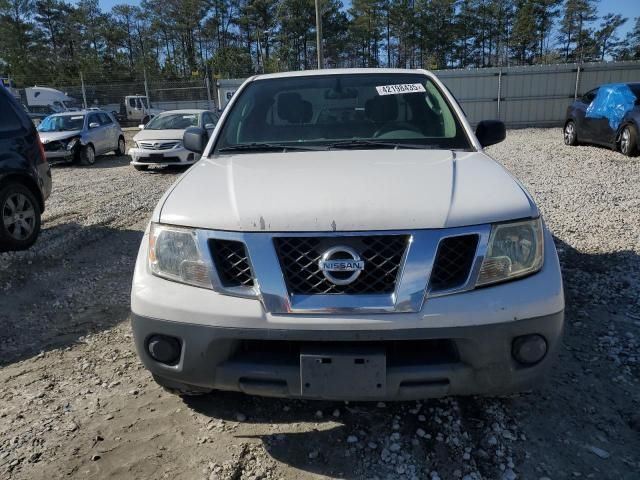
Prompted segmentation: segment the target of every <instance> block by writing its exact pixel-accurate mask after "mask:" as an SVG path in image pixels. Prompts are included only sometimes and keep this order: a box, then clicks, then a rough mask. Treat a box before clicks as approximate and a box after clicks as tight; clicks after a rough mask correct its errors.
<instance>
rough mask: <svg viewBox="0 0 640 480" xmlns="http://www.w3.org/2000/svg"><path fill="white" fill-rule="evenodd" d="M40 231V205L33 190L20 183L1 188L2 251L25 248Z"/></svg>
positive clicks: (0, 237) (0, 239) (0, 230)
mask: <svg viewBox="0 0 640 480" xmlns="http://www.w3.org/2000/svg"><path fill="white" fill-rule="evenodd" d="M39 233H40V207H39V206H38V201H37V200H36V198H35V196H34V195H33V193H31V191H30V190H29V189H28V188H27V187H25V186H24V185H22V184H20V183H13V184H9V185H7V186H5V187H3V188H2V189H0V251H6V250H24V249H26V248H29V247H30V246H31V245H33V244H34V242H35V241H36V239H37V238H38V234H39Z"/></svg>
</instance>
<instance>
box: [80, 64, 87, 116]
mask: <svg viewBox="0 0 640 480" xmlns="http://www.w3.org/2000/svg"><path fill="white" fill-rule="evenodd" d="M80 86H81V87H82V104H83V106H84V109H85V110H86V109H87V91H86V90H85V88H84V77H83V76H82V72H80Z"/></svg>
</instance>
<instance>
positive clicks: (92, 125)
mask: <svg viewBox="0 0 640 480" xmlns="http://www.w3.org/2000/svg"><path fill="white" fill-rule="evenodd" d="M99 126H100V124H99V123H96V122H91V123H90V124H89V128H98V127H99Z"/></svg>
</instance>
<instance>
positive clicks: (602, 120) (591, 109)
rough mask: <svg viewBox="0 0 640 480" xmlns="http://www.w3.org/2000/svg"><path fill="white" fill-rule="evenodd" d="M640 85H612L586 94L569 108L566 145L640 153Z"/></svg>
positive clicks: (628, 153) (600, 87)
mask: <svg viewBox="0 0 640 480" xmlns="http://www.w3.org/2000/svg"><path fill="white" fill-rule="evenodd" d="M638 132H640V83H610V84H606V85H600V86H599V87H598V88H594V89H593V90H590V91H588V92H587V93H585V94H584V95H583V96H582V97H581V98H579V99H577V100H575V101H574V102H573V103H572V104H571V105H570V106H569V108H567V118H566V120H565V123H564V143H565V144H566V145H578V144H580V143H590V144H597V145H603V146H606V147H610V148H612V149H614V150H619V151H620V152H622V154H624V155H626V156H628V157H633V156H636V155H638V153H639V149H638V147H639V145H638V143H639V140H640V138H639V136H638V135H639V134H638Z"/></svg>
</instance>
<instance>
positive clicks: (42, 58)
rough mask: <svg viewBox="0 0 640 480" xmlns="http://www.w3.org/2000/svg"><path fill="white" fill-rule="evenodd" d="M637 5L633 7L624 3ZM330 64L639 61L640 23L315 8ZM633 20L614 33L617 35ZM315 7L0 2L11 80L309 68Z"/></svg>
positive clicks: (541, 8)
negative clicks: (106, 6)
mask: <svg viewBox="0 0 640 480" xmlns="http://www.w3.org/2000/svg"><path fill="white" fill-rule="evenodd" d="M630 1H632V0H630ZM320 2H321V4H320V5H321V11H322V23H323V52H324V56H325V63H326V66H327V67H408V68H429V69H445V68H467V67H490V66H508V65H532V64H544V63H562V62H588V61H602V60H609V59H614V60H632V59H640V17H637V18H633V19H630V18H623V17H622V16H621V15H618V14H613V13H609V14H606V15H604V16H603V17H598V14H597V6H598V4H597V0H352V2H351V3H350V4H349V6H348V7H346V6H345V4H343V3H342V2H341V0H320ZM627 22H630V23H632V25H631V31H630V32H629V33H628V34H627V35H625V36H622V35H620V33H619V31H620V27H622V26H623V25H624V24H626V23H627ZM316 55H317V46H316V40H315V7H314V0H142V2H141V4H140V6H132V5H127V4H119V5H116V6H114V7H113V8H112V9H111V11H109V12H105V11H103V10H101V8H100V6H99V3H98V0H78V1H77V2H76V3H68V2H66V1H64V0H0V74H3V75H10V76H11V77H12V78H14V79H16V81H17V82H19V83H21V84H23V85H28V84H34V83H40V84H44V83H52V84H69V83H77V82H78V77H79V74H80V72H84V75H85V81H88V82H93V83H97V82H111V83H114V82H119V81H130V80H139V79H141V77H142V75H144V74H145V73H146V75H148V76H153V78H162V79H167V80H171V79H185V78H191V79H197V78H202V77H204V76H205V75H208V76H209V75H215V76H219V77H222V78H237V77H246V76H248V75H252V74H254V73H262V72H274V71H283V70H300V69H309V68H315V66H316V58H317V57H316Z"/></svg>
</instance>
